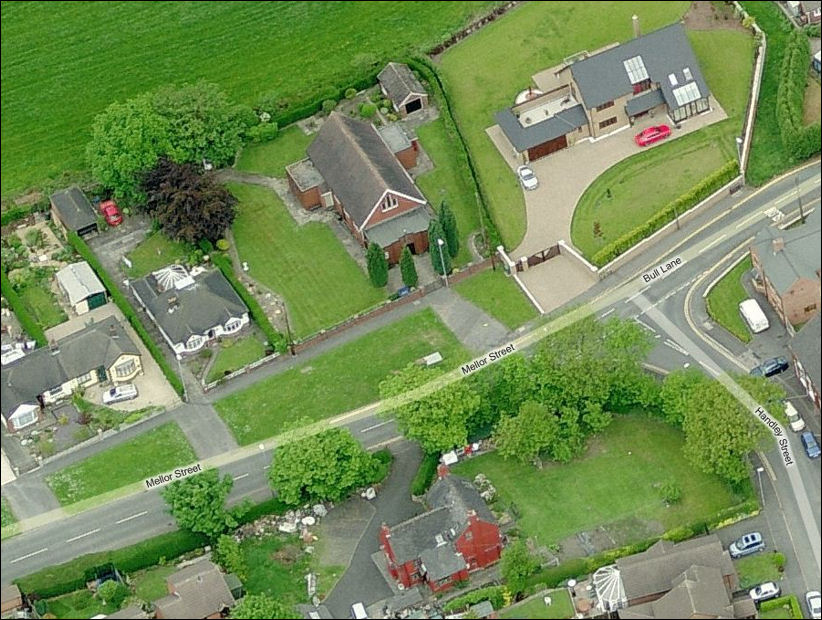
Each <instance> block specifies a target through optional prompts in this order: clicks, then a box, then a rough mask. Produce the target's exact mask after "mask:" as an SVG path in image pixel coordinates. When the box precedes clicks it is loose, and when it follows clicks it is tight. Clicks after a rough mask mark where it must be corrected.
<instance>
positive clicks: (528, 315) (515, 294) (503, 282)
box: [454, 268, 538, 329]
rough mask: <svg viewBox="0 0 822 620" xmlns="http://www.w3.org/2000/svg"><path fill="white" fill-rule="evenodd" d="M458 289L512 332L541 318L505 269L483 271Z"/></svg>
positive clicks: (466, 280) (465, 281)
mask: <svg viewBox="0 0 822 620" xmlns="http://www.w3.org/2000/svg"><path fill="white" fill-rule="evenodd" d="M454 290H455V291H457V293H459V294H460V295H462V296H463V297H465V299H467V300H468V301H470V302H472V303H474V304H476V305H477V306H479V307H480V308H482V309H483V310H484V311H485V312H487V313H488V314H490V315H491V316H492V317H494V318H495V319H497V320H498V321H499V322H500V323H502V324H503V325H505V326H506V327H507V328H508V329H515V328H517V327H519V326H520V325H522V324H523V323H526V322H528V321H530V320H531V319H533V318H536V317H537V315H538V313H537V311H536V308H534V306H533V304H531V302H530V301H528V299H527V298H526V297H525V295H524V294H523V292H522V290H520V288H519V287H518V286H517V284H516V283H515V282H514V281H513V280H512V279H511V278H507V277H505V274H504V273H503V272H502V269H501V268H500V269H497V270H496V271H494V270H492V269H488V270H486V271H481V272H479V273H478V274H476V275H473V276H471V277H470V278H467V279H465V280H463V281H462V282H460V283H459V284H457V285H456V286H455V287H454Z"/></svg>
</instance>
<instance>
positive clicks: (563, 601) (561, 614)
mask: <svg viewBox="0 0 822 620" xmlns="http://www.w3.org/2000/svg"><path fill="white" fill-rule="evenodd" d="M547 596H550V597H551V605H550V607H549V606H547V605H546V604H545V601H544V600H543V597H542V596H537V597H535V598H533V599H531V600H530V601H528V602H527V603H523V604H521V605H518V606H517V607H514V608H513V609H507V610H506V609H503V610H502V611H501V612H500V617H502V618H529V619H536V618H573V617H574V612H575V610H574V604H573V603H572V602H571V595H570V594H568V590H566V589H565V588H562V589H559V590H551V591H550V592H548V593H547Z"/></svg>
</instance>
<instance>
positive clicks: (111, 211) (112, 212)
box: [100, 200, 123, 226]
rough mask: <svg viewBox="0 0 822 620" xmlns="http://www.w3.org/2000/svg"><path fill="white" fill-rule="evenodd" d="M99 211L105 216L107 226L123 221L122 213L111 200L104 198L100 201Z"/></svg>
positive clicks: (117, 224)
mask: <svg viewBox="0 0 822 620" xmlns="http://www.w3.org/2000/svg"><path fill="white" fill-rule="evenodd" d="M100 213H102V214H103V217H104V218H106V222H108V225H109V226H119V225H120V224H122V223H123V214H122V213H120V209H118V208H117V203H116V202H114V201H113V200H104V201H103V202H101V203H100Z"/></svg>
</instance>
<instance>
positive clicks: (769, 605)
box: [759, 594, 805, 618]
mask: <svg viewBox="0 0 822 620" xmlns="http://www.w3.org/2000/svg"><path fill="white" fill-rule="evenodd" d="M781 607H789V608H790V610H791V615H790V617H791V618H804V617H805V616H804V615H802V608H801V607H800V606H799V599H797V598H796V595H795V594H789V595H788V596H780V597H779V598H775V599H771V600H770V601H765V602H764V603H761V604H760V605H759V611H773V610H775V609H780V608H781ZM774 617H777V616H774ZM778 617H782V616H778Z"/></svg>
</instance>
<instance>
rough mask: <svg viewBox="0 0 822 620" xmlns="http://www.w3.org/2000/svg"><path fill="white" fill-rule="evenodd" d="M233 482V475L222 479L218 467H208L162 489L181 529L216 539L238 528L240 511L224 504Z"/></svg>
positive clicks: (164, 497)
mask: <svg viewBox="0 0 822 620" xmlns="http://www.w3.org/2000/svg"><path fill="white" fill-rule="evenodd" d="M233 485H234V481H233V480H232V479H231V476H229V475H226V476H224V477H223V478H222V479H220V474H219V472H218V471H217V470H216V469H207V470H205V471H204V472H202V473H200V474H195V475H193V476H188V477H187V478H183V479H182V480H175V481H174V482H172V483H171V484H170V485H168V486H167V487H165V488H164V489H163V491H162V495H163V499H165V500H166V503H167V504H168V505H169V509H170V511H171V514H172V515H173V516H174V518H175V519H176V520H177V525H179V526H180V528H182V529H184V530H188V531H190V532H196V533H200V534H205V535H206V536H208V538H210V539H211V540H215V539H216V538H217V537H218V536H220V534H224V533H225V532H227V531H228V530H230V529H231V528H234V527H237V518H238V517H239V516H240V511H239V510H227V509H226V503H225V502H226V498H227V497H228V494H229V492H230V491H231V487H232V486H233Z"/></svg>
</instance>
